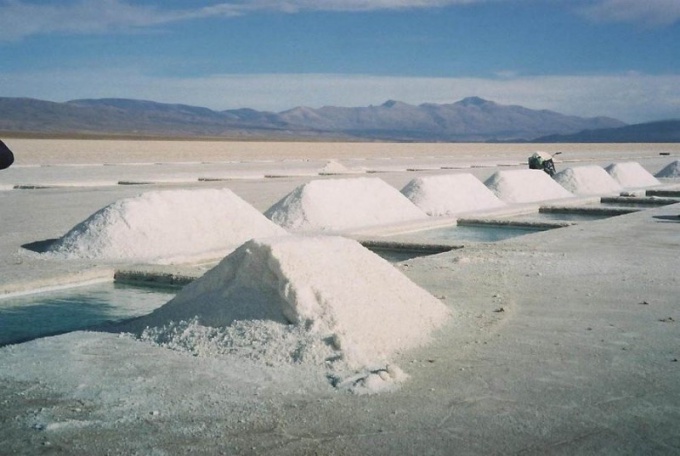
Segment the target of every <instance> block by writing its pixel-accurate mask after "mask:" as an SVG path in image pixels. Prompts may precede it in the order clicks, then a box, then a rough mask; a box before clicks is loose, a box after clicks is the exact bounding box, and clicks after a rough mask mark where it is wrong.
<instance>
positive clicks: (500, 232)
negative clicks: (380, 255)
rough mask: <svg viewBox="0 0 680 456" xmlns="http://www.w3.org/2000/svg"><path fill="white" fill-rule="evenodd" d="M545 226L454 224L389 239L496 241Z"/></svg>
mask: <svg viewBox="0 0 680 456" xmlns="http://www.w3.org/2000/svg"><path fill="white" fill-rule="evenodd" d="M545 230H546V228H533V227H532V228H528V227H516V226H505V225H454V226H447V227H444V228H435V229H431V230H423V231H418V232H415V233H408V234H407V235H397V236H390V237H389V238H390V239H395V240H397V239H406V238H408V239H409V240H414V241H415V240H417V242H430V243H440V242H441V243H448V242H459V241H460V242H465V241H467V242H496V241H502V240H504V239H510V238H514V237H517V236H524V235H525V234H531V233H536V232H539V231H545Z"/></svg>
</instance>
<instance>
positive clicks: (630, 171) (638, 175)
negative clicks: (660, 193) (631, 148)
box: [605, 162, 660, 187]
mask: <svg viewBox="0 0 680 456" xmlns="http://www.w3.org/2000/svg"><path fill="white" fill-rule="evenodd" d="M605 170H606V171H607V172H608V173H609V175H611V176H612V177H613V178H614V179H615V180H616V181H617V182H618V183H619V184H620V185H621V186H622V187H649V186H652V185H659V184H660V182H659V181H658V180H656V178H655V177H654V176H653V175H652V174H651V173H650V172H649V171H647V170H646V169H644V168H643V167H642V165H640V164H639V163H638V162H624V163H612V164H611V165H609V166H607V167H606V168H605Z"/></svg>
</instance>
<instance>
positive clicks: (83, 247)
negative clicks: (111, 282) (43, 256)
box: [48, 189, 285, 261]
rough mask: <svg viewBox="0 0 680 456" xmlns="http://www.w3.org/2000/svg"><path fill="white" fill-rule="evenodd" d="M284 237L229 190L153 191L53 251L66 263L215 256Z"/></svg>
mask: <svg viewBox="0 0 680 456" xmlns="http://www.w3.org/2000/svg"><path fill="white" fill-rule="evenodd" d="M284 233H285V230H283V229H282V228H281V227H279V226H278V225H276V224H274V223H272V222H271V221H270V220H268V219H267V218H266V217H265V216H264V215H262V214H261V213H260V212H259V211H257V210H256V209H255V208H254V207H252V206H251V205H249V204H248V203H246V202H245V201H243V200H242V199H241V198H239V197H238V196H236V195H235V194H234V193H233V192H231V191H230V190H227V189H221V190H217V189H205V190H168V191H154V192H148V193H143V194H141V195H139V196H136V197H133V198H126V199H122V200H119V201H116V202H115V203H113V204H110V205H109V206H106V207H104V208H103V209H101V210H99V211H97V212H95V213H94V214H92V215H91V216H90V217H89V218H88V219H86V220H85V221H83V222H81V223H79V224H78V225H76V226H75V227H74V228H72V229H71V230H70V231H69V232H68V233H66V234H65V235H64V236H63V237H62V238H60V239H59V240H57V241H56V242H55V243H54V244H53V245H52V246H51V247H50V248H49V249H48V252H50V254H52V255H58V256H62V257H66V258H91V259H107V260H135V261H158V260H161V259H167V258H176V257H183V256H187V257H192V256H196V255H200V254H209V253H211V252H216V254H217V253H219V255H220V256H224V255H226V254H227V253H228V252H229V251H232V250H233V249H235V248H236V247H238V246H239V245H241V244H243V242H245V241H247V240H248V239H252V238H253V237H259V236H276V235H281V234H284Z"/></svg>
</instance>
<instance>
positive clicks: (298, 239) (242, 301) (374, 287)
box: [135, 235, 450, 368]
mask: <svg viewBox="0 0 680 456" xmlns="http://www.w3.org/2000/svg"><path fill="white" fill-rule="evenodd" d="M449 315H450V312H449V310H448V309H447V307H446V306H444V305H443V304H442V303H441V302H440V301H439V300H438V299H436V298H434V297H433V296H432V295H430V294H429V293H427V292H426V291H425V290H423V289H422V288H420V287H418V286H417V285H415V284H414V283H413V282H411V281H410V280H409V279H408V278H407V277H405V276H404V275H403V274H402V273H401V272H400V271H399V270H397V269H396V268H394V267H393V266H392V265H391V264H389V263H388V262H386V261H385V260H383V259H382V258H380V257H378V256H377V255H375V254H374V253H372V252H371V251H369V250H368V249H366V248H364V247H363V246H361V245H360V244H359V243H358V242H356V241H354V240H350V239H346V238H342V237H331V236H295V235H290V236H283V237H276V238H266V239H253V240H251V241H249V242H247V243H245V244H243V245H242V246H241V247H239V248H238V249H237V250H235V251H234V252H233V253H231V254H230V255H229V256H227V257H226V258H225V259H224V260H222V262H221V263H220V264H218V265H217V266H216V267H214V268H213V269H211V270H210V271H208V272H207V273H206V274H205V275H203V277H201V278H199V279H197V280H196V281H194V282H192V283H191V284H189V285H187V286H186V287H184V288H183V289H182V291H180V292H179V293H178V294H177V296H176V297H175V298H174V299H172V300H171V301H170V302H168V303H167V304H165V305H164V306H162V307H160V308H158V309H156V310H155V311H154V312H153V313H152V314H150V315H148V316H147V317H144V318H143V319H142V320H141V321H137V322H135V324H136V325H137V326H138V327H139V326H140V325H146V326H149V327H155V328H165V329H161V330H160V332H159V330H155V332H152V333H150V332H149V331H150V329H147V330H146V331H145V334H146V335H147V337H148V336H149V334H152V335H153V336H154V339H155V340H156V341H158V340H163V341H164V343H165V344H166V345H171V344H172V343H173V337H168V334H175V335H176V336H178V337H180V338H182V337H183V338H184V339H185V340H184V341H183V342H182V343H181V345H183V346H184V347H191V346H192V345H194V344H193V343H192V342H191V340H187V339H186V334H187V332H186V331H185V330H181V331H177V330H175V329H173V328H176V326H173V323H171V322H182V321H184V322H192V323H191V324H193V325H199V326H201V327H203V328H205V327H210V328H225V327H236V328H239V327H240V328H243V327H247V328H249V331H248V333H247V338H249V339H252V340H250V341H247V343H241V345H244V346H249V347H253V345H254V344H255V345H257V344H258V341H260V340H262V339H263V338H266V337H268V336H267V335H268V334H270V333H272V331H273V329H272V328H273V327H274V326H276V325H277V324H278V325H285V327H288V328H296V329H290V330H285V331H284V330H281V329H279V330H276V331H275V332H276V333H277V334H279V336H277V338H279V341H277V340H274V339H275V338H272V340H271V345H276V344H278V343H280V344H284V345H286V346H290V344H289V343H287V342H285V341H284V340H283V339H284V338H285V337H287V338H289V339H290V338H291V337H295V338H298V343H297V345H295V349H294V350H290V352H289V353H288V357H289V362H293V363H295V362H297V361H298V357H299V356H300V354H301V353H306V355H305V356H306V357H308V358H312V359H316V360H317V361H318V362H320V363H326V362H329V361H332V360H329V359H328V356H329V355H330V356H331V357H334V358H336V359H342V361H343V362H345V363H346V364H347V365H349V366H352V367H353V368H356V367H360V366H370V365H375V363H380V362H385V361H387V360H389V359H390V357H392V356H393V355H395V354H396V353H398V352H401V351H403V350H407V349H409V348H412V347H416V346H419V345H422V344H424V343H426V342H427V341H428V340H429V337H430V334H431V332H432V331H433V330H435V329H436V328H438V327H440V326H441V325H442V324H444V323H445V322H446V320H447V319H448V317H449ZM247 322H250V323H247ZM257 322H260V323H257ZM262 322H269V324H262ZM244 325H245V326H244ZM185 326H186V324H185ZM279 327H280V328H281V326H279ZM258 328H260V329H261V330H260V329H258ZM168 331H170V332H169V333H168ZM205 332H206V331H205V329H203V330H201V331H198V332H196V333H197V337H196V338H195V341H196V344H197V345H201V346H202V345H203V344H204V343H205V338H204V337H201V336H200V334H199V333H205ZM163 334H164V335H163ZM225 334H226V333H225ZM159 336H160V337H159ZM284 336H285V337H284ZM227 339H229V338H227ZM212 340H213V341H217V343H218V344H219V343H221V342H220V341H225V337H217V338H215V337H212ZM231 340H232V339H229V340H227V342H226V343H225V344H224V345H225V347H224V348H225V349H229V348H230V347H232V346H233V344H232V342H231ZM214 348H215V346H214V344H213V349H214ZM267 350H269V352H270V353H274V352H275V351H276V350H274V349H273V347H268V348H267ZM217 351H219V350H217ZM315 353H316V355H315ZM319 354H321V355H323V356H321V357H320V356H318V355H319ZM275 358H276V359H280V358H281V356H280V353H279V354H277V355H276V356H275ZM320 358H321V359H320Z"/></svg>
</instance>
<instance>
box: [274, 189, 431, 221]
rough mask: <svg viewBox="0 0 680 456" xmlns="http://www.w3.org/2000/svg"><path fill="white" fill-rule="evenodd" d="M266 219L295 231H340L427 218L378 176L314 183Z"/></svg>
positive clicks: (276, 206)
mask: <svg viewBox="0 0 680 456" xmlns="http://www.w3.org/2000/svg"><path fill="white" fill-rule="evenodd" d="M265 216H267V217H268V218H269V219H271V220H272V221H274V222H275V223H277V224H279V225H281V226H282V227H284V228H287V229H290V230H296V231H338V230H343V229H348V228H356V227H363V226H370V225H381V224H388V223H396V222H402V221H407V220H418V219H424V218H427V214H425V213H424V212H423V211H421V210H420V209H418V207H416V206H415V205H414V204H413V203H411V201H409V200H408V198H406V197H405V196H404V195H402V194H401V193H399V191H398V190H397V189H395V188H394V187H391V186H390V185H388V184H387V183H385V182H384V181H382V180H380V179H378V178H375V177H372V178H369V177H360V178H353V179H324V180H314V181H311V182H309V183H307V184H305V185H301V186H299V187H298V188H296V189H295V190H293V191H292V192H291V193H290V194H289V195H287V196H286V197H284V198H283V199H282V200H281V201H279V202H277V203H276V204H274V205H273V206H272V207H270V208H269V209H268V210H267V211H266V212H265Z"/></svg>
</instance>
